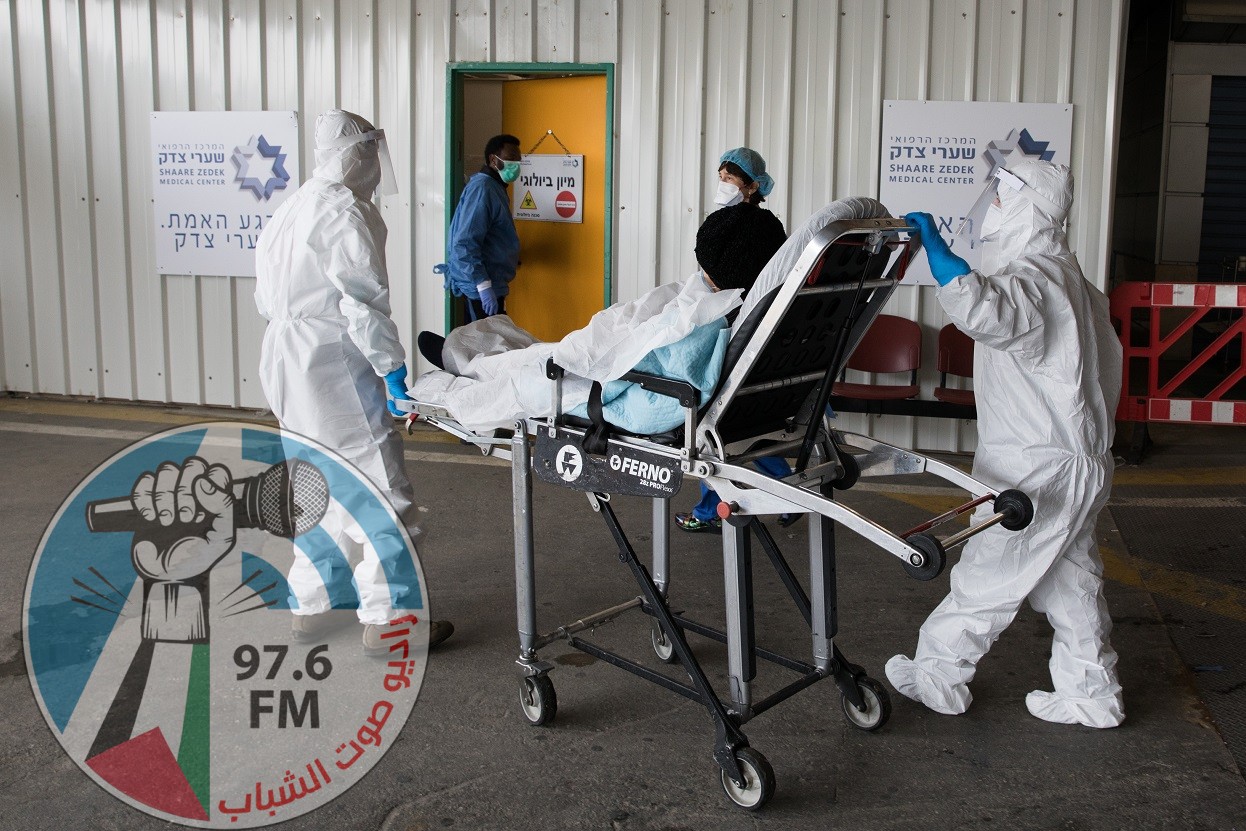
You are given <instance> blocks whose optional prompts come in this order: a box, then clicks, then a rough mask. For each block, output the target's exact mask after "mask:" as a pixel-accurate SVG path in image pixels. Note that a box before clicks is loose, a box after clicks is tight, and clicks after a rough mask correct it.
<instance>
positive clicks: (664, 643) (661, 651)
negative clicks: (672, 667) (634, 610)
mask: <svg viewBox="0 0 1246 831" xmlns="http://www.w3.org/2000/svg"><path fill="white" fill-rule="evenodd" d="M649 641H650V642H651V643H652V644H653V654H655V655H657V656H658V660H659V661H661V662H662V663H664V664H674V663H678V662H679V657H678V656H676V655H675V645H674V644H673V643H671V639H670V638H668V637H666V633H665V632H663V631H662V626H661V625H660V624H659V623H658V622H657V621H656V620H655V621H653V623H651V624H650V625H649Z"/></svg>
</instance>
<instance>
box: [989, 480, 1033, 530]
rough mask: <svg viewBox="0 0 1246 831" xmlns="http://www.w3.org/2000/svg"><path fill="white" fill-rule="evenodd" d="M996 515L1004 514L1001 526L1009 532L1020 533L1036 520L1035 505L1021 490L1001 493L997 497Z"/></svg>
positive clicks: (1000, 522)
mask: <svg viewBox="0 0 1246 831" xmlns="http://www.w3.org/2000/svg"><path fill="white" fill-rule="evenodd" d="M995 513H997V514H1003V515H1004V518H1003V519H1001V520H1000V521H999V524H1000V525H1002V526H1004V527H1005V528H1007V529H1008V530H1009V531H1020V530H1021V529H1022V528H1024V527H1026V526H1027V525H1029V524H1030V520H1032V519H1033V518H1034V503H1033V502H1031V501H1030V498H1029V497H1028V496H1026V495H1025V494H1024V493H1022V492H1021V491H1019V490H1006V491H1000V494H999V496H997V497H995Z"/></svg>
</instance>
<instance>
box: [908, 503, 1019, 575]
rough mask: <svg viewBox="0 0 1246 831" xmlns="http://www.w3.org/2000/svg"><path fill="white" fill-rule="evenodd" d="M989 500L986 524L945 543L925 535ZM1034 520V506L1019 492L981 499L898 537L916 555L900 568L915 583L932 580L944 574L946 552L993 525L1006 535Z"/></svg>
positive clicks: (947, 539) (950, 538)
mask: <svg viewBox="0 0 1246 831" xmlns="http://www.w3.org/2000/svg"><path fill="white" fill-rule="evenodd" d="M988 500H989V501H992V502H993V504H994V507H995V513H994V514H993V515H992V516H991V517H990V518H989V519H987V520H986V521H985V522H980V523H978V524H977V525H972V526H970V527H968V528H966V529H965V530H963V531H960V532H958V533H955V534H952V535H951V536H950V537H948V538H946V539H944V540H940V539H939V538H937V537H935V536H934V535H933V534H927V533H924V532H925V531H929V530H930V529H931V528H934V527H935V526H937V525H941V524H942V523H944V522H947V521H948V520H950V519H952V518H953V517H957V516H960V515H961V514H963V513H967V512H968V511H971V510H973V509H974V508H975V507H977V506H978V505H981V504H982V503H983V502H987V501H988ZM1033 519H1034V503H1033V502H1031V501H1030V498H1029V497H1028V496H1026V495H1025V494H1024V493H1022V492H1021V491H1019V490H1015V489H1009V490H1006V491H1000V492H999V493H998V494H997V495H996V496H995V497H994V499H993V500H992V498H991V497H990V495H986V496H980V497H978V498H977V499H973V500H971V501H969V502H966V503H965V504H963V505H958V506H956V507H955V508H953V509H952V510H950V511H947V512H946V513H943V514H940V515H939V516H937V517H935V518H934V519H931V520H928V521H926V522H923V523H922V524H921V525H918V526H916V527H914V528H910V529H909V530H908V531H905V532H904V533H903V534H901V535H900V537H901V538H902V539H903V540H904V541H905V542H907V543H908V544H909V545H910V546H912V547H913V548H915V549H917V553H916V554H912V555H910V556H909V559H908V561H907V562H902V563H901V564H902V565H903V566H904V570H905V571H906V572H908V575H909V576H910V577H912V578H913V579H914V580H933V579H934V578H936V577H938V576H939V575H940V574H942V573H943V566H944V565H945V564H946V563H947V550H948V549H949V548H951V547H952V546H955V545H960V544H961V543H963V542H965V541H966V540H967V539H969V538H970V537H972V536H974V535H976V534H980V533H982V532H983V531H985V530H986V529H987V528H990V527H991V526H992V525H995V524H999V525H1002V526H1004V527H1005V528H1007V529H1008V530H1009V531H1020V530H1021V529H1022V528H1025V527H1026V526H1028V525H1029V524H1030V522H1031V520H1033Z"/></svg>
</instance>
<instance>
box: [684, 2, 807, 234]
mask: <svg viewBox="0 0 1246 831" xmlns="http://www.w3.org/2000/svg"><path fill="white" fill-rule="evenodd" d="M795 20H796V14H795V3H793V2H792V0H778V2H768V0H753V4H752V20H751V21H750V27H751V29H752V33H751V38H750V39H751V44H750V49H749V61H748V65H747V66H745V67H744V70H745V78H746V79H747V82H748V85H749V86H748V89H749V94H748V98H747V102H748V105H749V107H748V109H749V111H748V122H747V123H748V141H747V142H746V144H747V145H748V146H749V147H754V148H756V147H764V148H766V151H765V152H763V153H762V156H763V157H764V158H765V159H766V170H767V172H768V173H770V175H771V177H772V178H773V179H774V181H775V187H776V188H778V186H779V183H782V186H783V187H782V190H780V191H779V192H778V193H776V194H774V195H775V197H776V198H775V199H769V198H768V199H767V200H766V201H767V205H766V207H768V208H769V209H770V210H771V211H773V212H774V213H775V215H776V216H778V217H779V219H781V220H783V224H784V225H787V226H790V225H791V219H792V214H791V208H790V205H791V199H792V168H791V165H790V164H789V161H788V158H789V154H788V153H786V152H783V151H782V148H786V147H789V146H790V145H791V134H792V119H791V111H792V102H791V92H790V90H791V89H792V75H793V72H794V69H793V66H792V52H793V49H792V45H793V40H794V35H793V31H792V28H793V25H794V24H795ZM727 146H728V147H734V146H735V145H734V144H730V143H728V145H727ZM770 148H775V149H774V150H771V149H770ZM706 150H707V151H708V153H707V155H711V157H712V154H714V152H715V150H714V148H713V147H707V148H706ZM776 151H778V152H776ZM711 169H712V168H711ZM710 207H712V205H711V206H710Z"/></svg>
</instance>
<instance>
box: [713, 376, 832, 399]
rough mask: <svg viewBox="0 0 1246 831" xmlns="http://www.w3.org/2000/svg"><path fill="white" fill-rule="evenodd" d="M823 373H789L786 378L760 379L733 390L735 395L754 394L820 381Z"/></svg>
mask: <svg viewBox="0 0 1246 831" xmlns="http://www.w3.org/2000/svg"><path fill="white" fill-rule="evenodd" d="M824 375H825V373H822V372H806V373H804V374H803V375H791V376H789V377H787V378H777V379H775V380H773V381H762V382H760V383H757V384H749V385H748V386H747V387H740V388H739V389H738V390H736V391H735V394H736V396H737V397H738V396H741V395H756V394H757V393H759V392H769V391H770V390H777V389H779V388H781V387H792V386H795V385H796V384H807V383H809V382H810V381H821V380H822V378H823V376H824Z"/></svg>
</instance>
